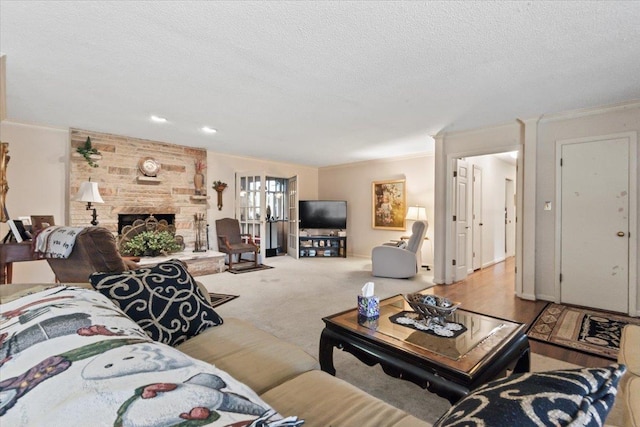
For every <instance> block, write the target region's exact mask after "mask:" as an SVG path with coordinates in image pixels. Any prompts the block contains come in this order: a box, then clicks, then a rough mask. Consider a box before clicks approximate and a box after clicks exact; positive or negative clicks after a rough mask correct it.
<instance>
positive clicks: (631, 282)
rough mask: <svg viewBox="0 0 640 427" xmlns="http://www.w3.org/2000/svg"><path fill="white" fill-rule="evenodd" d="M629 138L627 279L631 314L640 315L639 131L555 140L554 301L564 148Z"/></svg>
mask: <svg viewBox="0 0 640 427" xmlns="http://www.w3.org/2000/svg"><path fill="white" fill-rule="evenodd" d="M625 138H626V139H628V140H629V233H630V237H629V277H628V286H629V305H628V307H629V313H628V314H629V315H630V316H637V315H638V307H637V289H638V284H637V280H638V279H637V274H638V273H637V268H638V266H637V264H638V261H637V258H638V255H637V248H638V238H637V232H638V211H637V206H638V205H637V203H638V202H637V200H636V199H637V198H636V195H637V194H638V189H637V185H638V177H637V170H638V164H637V158H638V154H637V152H638V134H637V133H636V132H622V133H613V134H607V135H599V136H589V137H583V138H571V139H560V140H557V141H556V172H555V181H556V188H555V193H556V198H555V204H556V209H555V265H554V268H555V273H556V274H554V278H555V280H554V287H555V292H554V297H555V302H556V303H560V291H561V290H560V271H561V270H560V260H561V256H562V253H561V234H562V228H561V220H562V217H561V215H562V212H561V211H560V209H559V208H560V206H561V203H562V179H561V178H562V168H561V166H560V158H561V154H562V147H563V146H564V145H568V144H578V143H587V142H595V141H602V140H608V139H625Z"/></svg>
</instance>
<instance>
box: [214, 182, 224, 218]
mask: <svg viewBox="0 0 640 427" xmlns="http://www.w3.org/2000/svg"><path fill="white" fill-rule="evenodd" d="M225 188H227V184H226V183H225V182H222V181H213V189H214V190H216V192H217V193H218V210H219V211H221V210H222V192H223V191H224V189H225Z"/></svg>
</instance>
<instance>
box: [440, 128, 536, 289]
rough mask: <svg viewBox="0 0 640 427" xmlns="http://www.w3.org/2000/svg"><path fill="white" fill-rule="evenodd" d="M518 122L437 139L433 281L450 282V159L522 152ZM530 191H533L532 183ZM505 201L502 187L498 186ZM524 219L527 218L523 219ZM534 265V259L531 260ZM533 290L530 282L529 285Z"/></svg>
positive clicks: (451, 176)
mask: <svg viewBox="0 0 640 427" xmlns="http://www.w3.org/2000/svg"><path fill="white" fill-rule="evenodd" d="M520 143H521V134H520V126H519V125H518V123H515V122H514V123H513V124H507V125H503V126H496V127H491V128H483V129H477V130H473V131H467V132H456V133H445V134H441V135H438V136H436V153H435V203H436V210H435V221H434V222H435V238H434V245H435V254H434V256H435V261H434V267H435V268H434V281H435V282H436V283H443V284H450V283H453V270H452V269H451V268H450V266H451V260H452V259H454V258H455V255H454V253H453V245H452V244H451V243H452V242H451V236H453V233H452V221H451V218H452V211H451V207H452V199H451V198H452V194H453V186H452V180H453V175H452V174H453V170H452V166H451V165H452V160H453V159H455V158H461V157H465V158H468V157H472V156H480V155H486V154H493V153H502V152H507V151H516V150H520V149H521V145H520ZM530 185H531V191H535V187H534V186H533V183H531V184H530ZM500 187H501V188H502V189H503V190H502V194H503V199H504V184H502V185H501V186H500ZM524 219H526V218H524ZM530 262H531V263H532V264H533V260H531V261H530ZM531 287H532V288H533V283H531Z"/></svg>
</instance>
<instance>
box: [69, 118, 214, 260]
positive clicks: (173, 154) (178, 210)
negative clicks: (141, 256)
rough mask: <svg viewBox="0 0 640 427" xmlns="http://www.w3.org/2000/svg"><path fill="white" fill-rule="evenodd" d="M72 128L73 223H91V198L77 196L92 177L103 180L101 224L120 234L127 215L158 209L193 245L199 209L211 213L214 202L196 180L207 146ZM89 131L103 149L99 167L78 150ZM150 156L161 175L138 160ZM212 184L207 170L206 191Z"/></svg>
mask: <svg viewBox="0 0 640 427" xmlns="http://www.w3.org/2000/svg"><path fill="white" fill-rule="evenodd" d="M70 133H71V148H70V152H71V156H70V160H69V166H70V167H69V193H68V197H69V205H68V206H69V219H68V221H67V223H68V224H69V225H72V226H89V225H90V221H91V215H90V213H89V212H88V211H86V210H85V207H86V203H82V202H76V201H75V200H74V197H75V195H76V193H77V192H78V188H79V187H80V183H82V182H84V181H88V180H89V178H90V179H91V181H93V182H97V183H98V187H99V191H100V194H101V196H102V199H103V200H104V204H94V205H93V206H94V207H95V208H96V210H97V214H98V221H99V226H101V227H105V228H107V229H109V230H110V231H112V232H113V233H114V234H116V233H119V232H120V230H122V227H123V225H122V224H121V223H120V222H121V220H122V219H121V217H126V218H133V217H130V216H131V215H146V216H148V215H149V214H153V215H154V216H155V217H156V218H158V219H167V218H165V217H162V215H167V216H168V217H170V218H172V222H173V224H174V225H175V227H176V233H177V234H179V235H182V236H183V237H184V242H185V244H186V250H192V249H193V246H194V242H195V227H194V219H195V215H196V214H202V213H204V214H205V217H206V212H207V209H208V207H209V197H208V196H207V195H206V194H205V195H203V194H196V192H195V186H194V175H195V172H196V170H195V165H196V162H198V161H200V162H204V163H205V164H206V158H207V152H206V150H203V149H199V148H193V147H184V146H181V145H175V144H168V143H164V142H157V141H149V140H144V139H138V138H130V137H126V136H118V135H111V134H104V133H98V132H91V131H86V130H80V129H71V132H70ZM87 137H90V138H91V142H92V145H93V147H95V148H97V149H98V151H100V153H101V156H100V158H98V159H96V160H95V162H96V163H97V164H98V167H95V168H94V167H91V166H90V165H89V164H88V162H87V161H86V160H85V159H84V158H83V157H82V156H80V155H79V154H78V153H76V148H77V147H79V146H81V145H83V144H84V143H85V141H86V139H87ZM146 158H152V159H154V160H155V161H156V162H158V163H159V164H160V171H159V172H158V174H157V176H155V177H149V176H146V175H144V174H143V173H142V172H141V170H140V168H139V166H138V165H139V163H140V161H141V160H142V159H146ZM204 172H206V170H205V171H204ZM210 187H211V186H210V185H208V184H207V180H206V175H205V187H204V189H205V191H207V190H209V189H210ZM211 191H212V192H213V190H211ZM141 218H142V217H141ZM134 219H135V218H134ZM142 219H143V218H142ZM131 222H133V220H131Z"/></svg>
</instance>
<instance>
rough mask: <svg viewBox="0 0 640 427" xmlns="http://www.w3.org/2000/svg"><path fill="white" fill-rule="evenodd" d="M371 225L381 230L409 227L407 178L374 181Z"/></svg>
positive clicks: (403, 229)
mask: <svg viewBox="0 0 640 427" xmlns="http://www.w3.org/2000/svg"><path fill="white" fill-rule="evenodd" d="M371 195H372V200H371V203H372V207H371V225H372V227H373V228H374V229H380V230H401V231H405V230H406V229H407V223H406V220H405V213H406V211H407V201H406V195H407V192H406V180H404V179H394V180H387V181H373V183H372V186H371Z"/></svg>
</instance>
